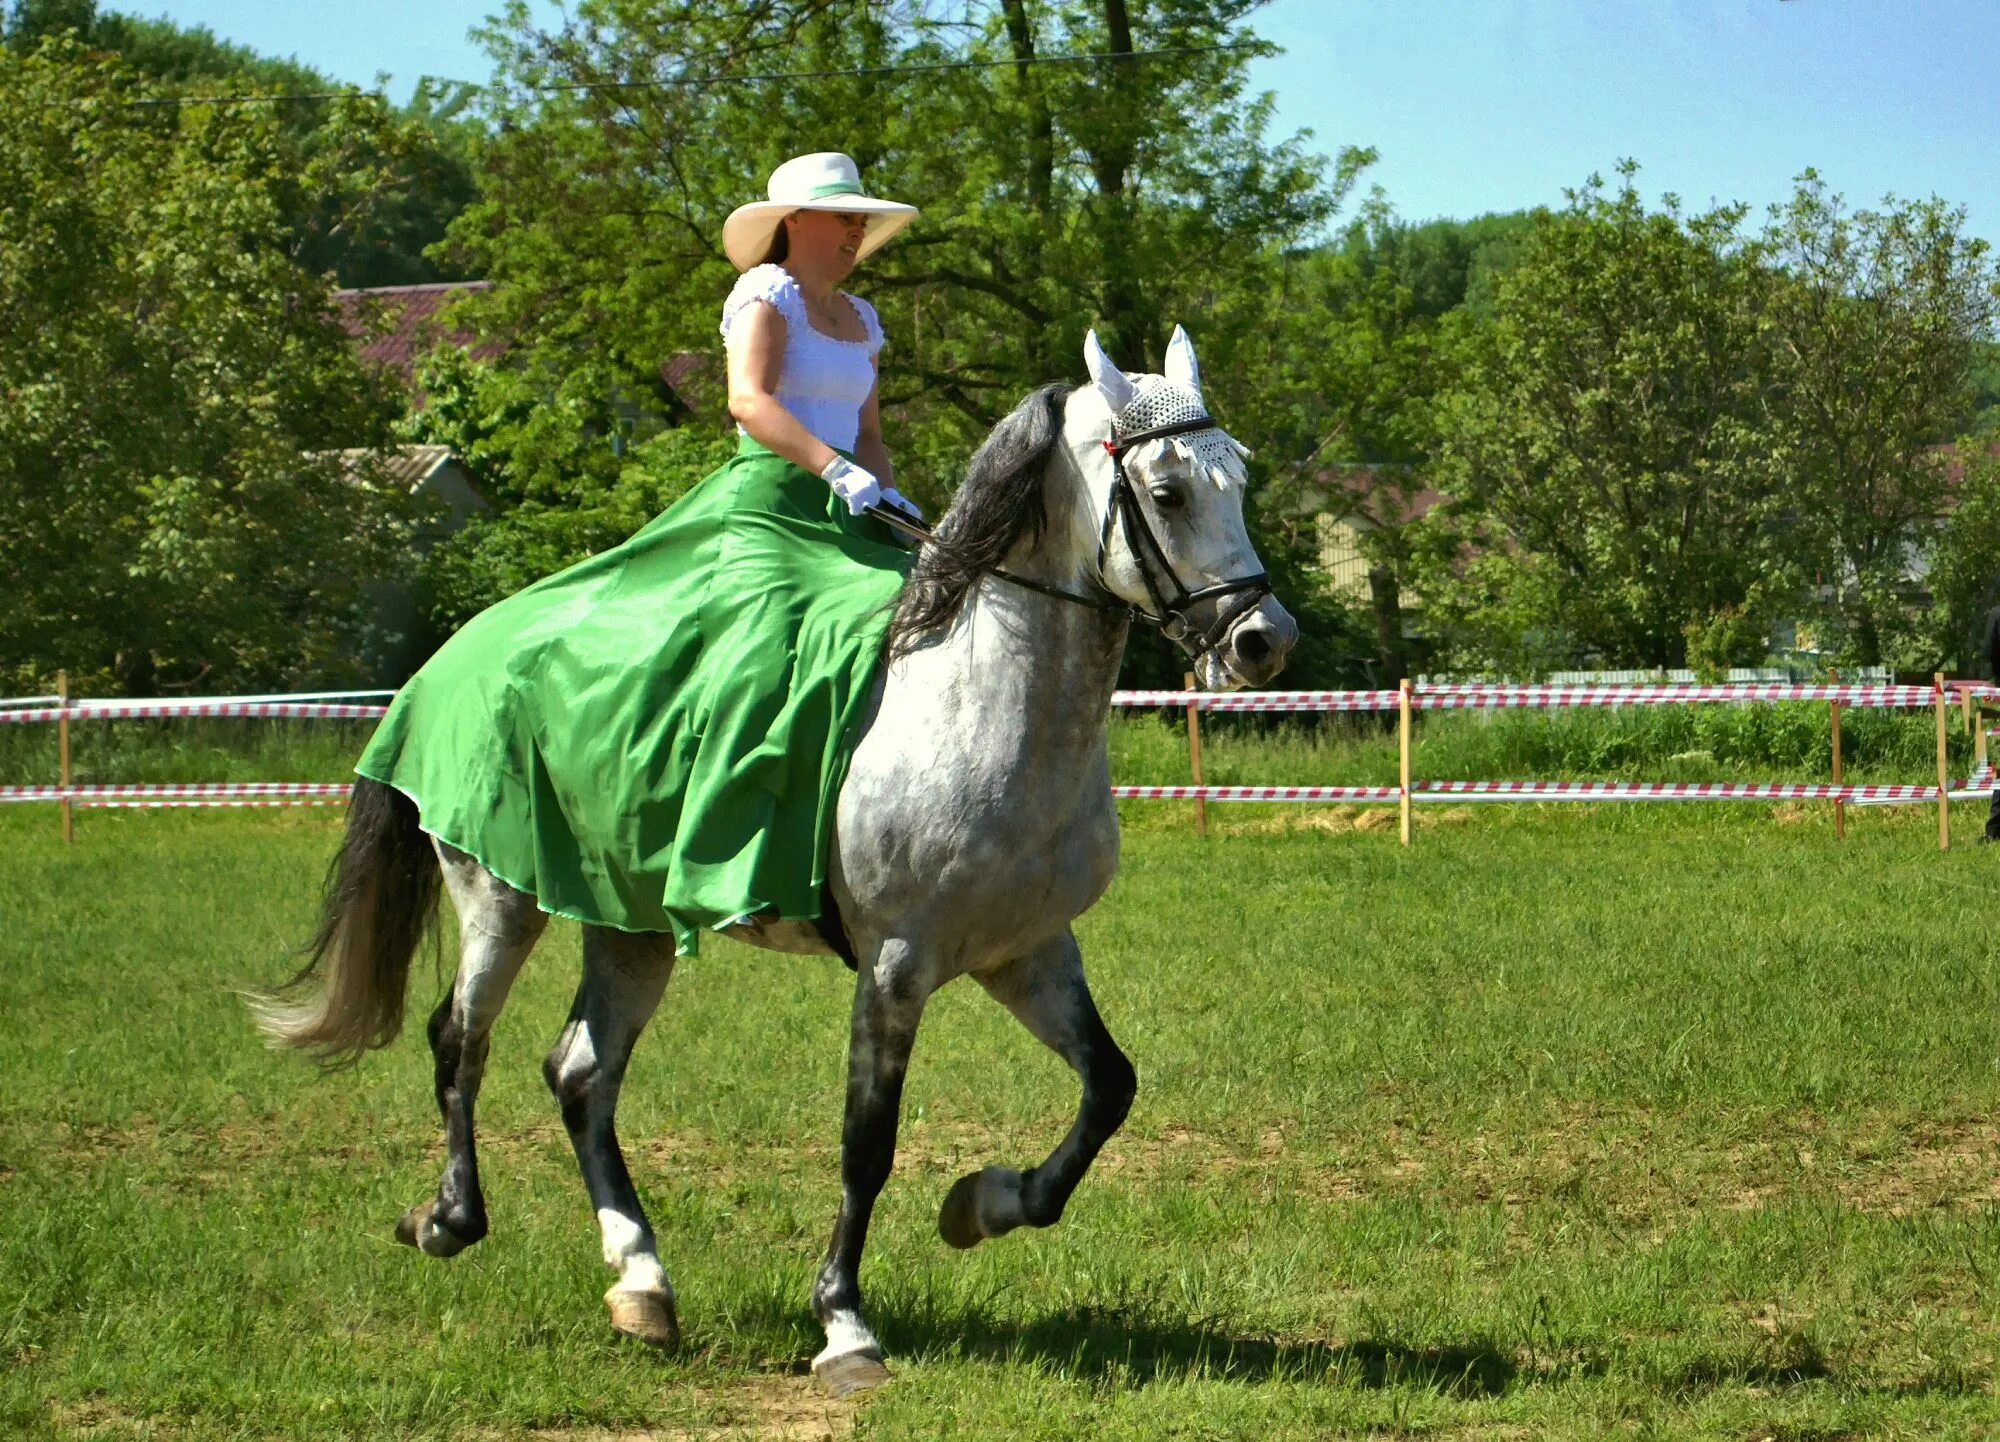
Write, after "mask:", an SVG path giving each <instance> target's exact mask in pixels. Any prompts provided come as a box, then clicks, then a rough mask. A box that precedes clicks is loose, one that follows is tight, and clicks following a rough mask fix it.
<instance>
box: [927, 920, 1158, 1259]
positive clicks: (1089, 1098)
mask: <svg viewBox="0 0 2000 1442" xmlns="http://www.w3.org/2000/svg"><path fill="white" fill-rule="evenodd" d="M979 982H980V984H981V985H982V986H984V987H985V988H986V990H987V993H988V994H989V995H990V996H992V998H993V999H994V1000H995V1001H997V1002H999V1003H1000V1004H1001V1005H1002V1006H1004V1007H1006V1008H1007V1010H1009V1011H1011V1012H1012V1013H1014V1015H1015V1017H1016V1018H1017V1019H1018V1020H1019V1021H1020V1023H1021V1024H1022V1025H1023V1026H1025V1027H1026V1028H1027V1029H1028V1030H1029V1031H1031V1032H1033V1033H1034V1034H1035V1035H1036V1036H1037V1037H1038V1038H1040V1040H1041V1041H1042V1042H1043V1043H1044V1044H1045V1045H1047V1046H1048V1047H1049V1048H1050V1049H1051V1050H1053V1051H1054V1052H1056V1054H1057V1055H1059V1056H1061V1057H1062V1059H1063V1060H1064V1061H1066V1062H1068V1063H1069V1064H1070V1066H1071V1068H1072V1069H1074V1070H1075V1072H1076V1074H1077V1075H1078V1076H1079V1077H1080V1078H1082V1080H1083V1102H1082V1105H1081V1106H1080V1107H1079V1109H1078V1111H1077V1117H1076V1122H1075V1124H1074V1125H1072V1126H1071V1127H1070V1129H1069V1135H1068V1136H1066V1137H1064V1138H1063V1139H1062V1144H1061V1145H1060V1146H1058V1147H1057V1148H1056V1149H1055V1151H1053V1152H1052V1153H1050V1154H1049V1158H1048V1160H1047V1161H1045V1162H1043V1163H1042V1164H1041V1165H1040V1166H1038V1167H1035V1168H1032V1169H1031V1170H1029V1171H1027V1172H1025V1173H1024V1172H1017V1171H1013V1170H1012V1169H1010V1168H1007V1167H987V1168H986V1169H985V1170H984V1171H979V1172H974V1173H972V1174H971V1175H969V1176H964V1177H960V1178H959V1179H958V1181H957V1182H955V1183H954V1184H953V1185H952V1189H951V1191H950V1192H949V1193H948V1194H947V1195H946V1196H945V1200H944V1207H943V1210H942V1211H941V1212H940V1213H939V1214H938V1233H939V1235H940V1236H942V1237H943V1238H944V1239H945V1240H946V1241H947V1242H949V1243H951V1245H952V1246H954V1247H972V1246H977V1245H978V1244H979V1243H980V1242H982V1241H984V1240H986V1239H987V1238H988V1237H998V1236H1001V1235H1003V1234H1005V1233H1007V1232H1011V1231H1013V1230H1014V1228H1016V1227H1018V1226H1021V1225H1023V1224H1024V1223H1025V1224H1026V1225H1028V1226H1031V1227H1046V1226H1050V1225H1052V1224H1053V1223H1055V1222H1057V1221H1058V1220H1060V1219H1061V1217H1062V1214H1063V1208H1064V1206H1066V1205H1067V1204H1068V1202H1069V1199H1070V1194H1071V1193H1072V1192H1074V1191H1075V1190H1076V1186H1077V1183H1078V1182H1080V1181H1082V1180H1083V1174H1084V1173H1085V1172H1086V1171H1088V1170H1089V1169H1090V1164H1091V1162H1092V1161H1094V1160H1095V1159H1096V1157H1097V1153H1098V1150H1099V1149H1100V1148H1101V1147H1103V1145H1104V1144H1105V1142H1107V1141H1108V1140H1110V1138H1111V1135H1112V1133H1114V1132H1116V1131H1117V1130H1118V1128H1119V1126H1120V1125H1121V1124H1123V1122H1124V1120H1125V1114H1126V1112H1128V1111H1129V1110H1130V1109H1131V1106H1132V1096H1133V1093H1134V1092H1135V1091H1136V1090H1137V1089H1138V1078H1137V1077H1136V1075H1135V1074H1134V1073H1133V1070H1132V1063H1131V1062H1130V1061H1128V1060H1127V1059H1126V1057H1125V1053H1124V1052H1122V1051H1120V1050H1119V1049H1118V1043H1117V1042H1115V1041H1113V1040H1112V1039H1111V1033H1110V1032H1108V1031H1106V1030H1105V1029H1104V1021H1103V1019H1102V1018H1101V1017H1099V1016H1098V1014H1097V1004H1096V1003H1095V1002H1094V1001H1092V1000H1091V997H1090V985H1089V983H1087V982H1086V981H1085V980H1084V979H1083V958H1082V957H1081V955H1080V954H1079V953H1078V951H1077V946H1076V938H1075V937H1074V936H1072V935H1070V934H1069V933H1067V932H1065V933H1064V934H1063V935H1062V936H1061V937H1060V938H1058V939H1057V940H1056V941H1053V942H1051V943H1050V944H1049V945H1047V946H1045V947H1043V948H1042V949H1041V950H1039V951H1035V952H1031V953H1029V954H1028V955H1027V956H1024V957H1022V958H1020V959H1019V960H1017V961H1013V962H1010V963H1008V964H1007V965H1006V966H1003V967H1001V968H999V969H998V970H996V971H992V972H989V973H987V974H985V975H983V976H980V977H979Z"/></svg>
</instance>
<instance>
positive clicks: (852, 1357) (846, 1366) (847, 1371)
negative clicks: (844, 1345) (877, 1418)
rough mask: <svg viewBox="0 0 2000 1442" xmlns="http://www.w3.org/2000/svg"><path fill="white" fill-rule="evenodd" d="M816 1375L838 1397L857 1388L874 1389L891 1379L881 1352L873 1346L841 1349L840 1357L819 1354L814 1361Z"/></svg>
mask: <svg viewBox="0 0 2000 1442" xmlns="http://www.w3.org/2000/svg"><path fill="white" fill-rule="evenodd" d="M813 1376H815V1377H817V1378H819V1384H820V1386H822V1387H824V1388H826V1393H827V1395H828V1396H829V1397H832V1398H833V1399H834V1400H835V1401H839V1400H840V1399H841V1398H843V1397H852V1396H853V1395H854V1394H855V1393H857V1392H868V1391H872V1390H874V1389H875V1388H877V1387H880V1386H881V1385H882V1384H883V1383H884V1382H887V1381H888V1380H889V1369H888V1368H887V1367H885V1366H883V1365H882V1354H881V1353H880V1352H877V1351H875V1350H874V1349H873V1348H864V1349H863V1350H861V1351H859V1352H842V1353H841V1354H840V1355H839V1356H838V1357H820V1358H816V1359H815V1360H814V1362H813Z"/></svg>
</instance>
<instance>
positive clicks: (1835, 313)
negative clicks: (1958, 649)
mask: <svg viewBox="0 0 2000 1442" xmlns="http://www.w3.org/2000/svg"><path fill="white" fill-rule="evenodd" d="M1964 227H1965V211H1964V210H1963V209H1962V208H1953V207H1951V206H1947V205H1946V204H1944V202H1942V201H1939V200H1935V199H1933V200H1927V201H1920V202H1914V203H1902V202H1897V201H1896V200H1894V198H1893V197H1892V198H1891V199H1890V200H1889V201H1887V202H1885V205H1884V208H1883V209H1881V210H1860V211H1853V212H1850V211H1848V210H1847V208H1846V207H1845V205H1844V204H1843V202H1842V200H1841V197H1839V196H1838V195H1834V194H1831V193H1829V192H1828V191H1827V189H1826V187H1825V185H1824V184H1823V183H1822V182H1821V180H1820V179H1819V177H1818V176H1817V175H1815V174H1814V173H1813V172H1811V171H1807V172H1806V173H1805V174H1804V175H1802V176H1801V177H1800V178H1799V183H1798V186H1797V188H1796V190H1795V192H1794V194H1793V196H1792V198H1791V200H1790V201H1789V202H1788V203H1787V204H1786V205H1784V206H1781V207H1775V208H1774V209H1773V212H1772V216H1771V222H1770V225H1769V227H1768V229H1767V230H1766V233H1765V237H1764V247H1765V250H1766V251H1767V253H1768V254H1769V255H1770V257H1771V261H1772V263H1773V264H1774V265H1776V266H1778V267H1779V268H1780V269H1781V270H1782V272H1783V275H1784V278H1785V282H1786V283H1785V284H1782V285H1779V286H1777V287H1775V288H1774V289H1773V291H1772V294H1771V301H1770V324H1771V327H1772V330H1773V334H1774V336H1775V339H1776V341H1777V355H1778V361H1779V364H1778V372H1777V376H1776V385H1777V395H1776V399H1775V403H1774V411H1775V413H1776V416H1777V418H1778V420H1779V422H1780V427H1781V438H1780V440H1779V444H1780V445H1782V447H1783V451H1784V456H1785V463H1786V466H1787V469H1788V470H1789V472H1790V475H1791V478H1792V482H1793V485H1794V486H1795V488H1796V491H1795V494H1796V497H1797V502H1796V503H1797V505H1798V510H1799V516H1800V519H1801V521H1802V522H1803V524H1804V526H1805V527H1806V529H1807V530H1808V531H1809V532H1810V533H1811V535H1812V538H1813V541H1814V544H1815V546H1816V551H1817V557H1818V559H1819V562H1820V569H1821V570H1822V572H1823V573H1824V574H1825V575H1826V577H1827V579H1828V581H1829V582H1830V583H1831V584H1830V585H1829V587H1828V590H1829V592H1830V593H1831V595H1832V596H1833V598H1834V603H1833V604H1834V614H1833V619H1834V620H1835V622H1836V626H1837V630H1838V631H1839V632H1842V633H1844V636H1843V639H1844V642H1845V644H1844V645H1843V647H1842V649H1843V650H1844V651H1845V652H1846V653H1847V654H1849V655H1850V656H1851V657H1852V658H1853V659H1854V660H1856V661H1859V662H1861V663H1862V664H1865V665H1874V664H1877V663H1880V662H1883V661H1900V662H1902V663H1904V664H1906V665H1911V664H1914V665H1926V664H1928V663H1929V660H1934V659H1935V652H1934V651H1933V649H1932V638H1931V637H1929V636H1927V635H1925V634H1924V628H1923V625H1922V618H1921V616H1920V615H1919V613H1918V612H1916V611H1915V610H1914V608H1912V607H1911V605H1910V604H1909V596H1910V593H1911V592H1912V590H1913V587H1912V585H1911V581H1910V573H1911V568H1912V565H1913V563H1914V560H1915V558H1916V555H1917V553H1918V552H1919V551H1920V550H1921V549H1922V547H1923V546H1924V545H1925V544H1926V543H1927V542H1928V541H1929V539H1930V534H1931V530H1932V527H1933V524H1934V522H1935V521H1936V520H1937V518H1938V517H1939V515H1940V514H1941V513H1942V511H1943V509H1944V505H1945V500H1946V486H1947V476H1946V460H1947V457H1948V455H1949V454H1950V453H1949V452H1947V451H1945V450H1943V449H1942V443H1943V442H1945V441H1948V440H1949V439H1951V437H1952V436H1954V435H1955V434H1957V432H1958V430H1959V429H1960V428H1961V427H1962V426H1964V425H1965V423H1966V422H1967V421H1968V420H1969V419H1970V418H1971V415H1972V409H1973V403H1974V397H1975V390H1974V382H1975V365H1976V363H1977V362H1978V361H1979V360H1980V359H1981V356H1980V347H1981V345H1982V343H1987V342H1990V340H1991V337H1992V330H1993V322H1994V318H1995V315H1996V309H2000V270H1996V268H1995V266H1994V264H1993V262H1992V260H1991V259H1990V257H1989V252H1988V247H1987V245H1986V243H1985V242H1984V241H1982V240H1978V239H1975V238H1974V237H1971V236H1968V235H1966V234H1965V228H1964ZM1927 658H1928V659H1927Z"/></svg>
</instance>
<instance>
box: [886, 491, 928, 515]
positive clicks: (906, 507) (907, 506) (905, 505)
mask: <svg viewBox="0 0 2000 1442" xmlns="http://www.w3.org/2000/svg"><path fill="white" fill-rule="evenodd" d="M882 499H883V500H885V501H887V502H888V503H889V504H890V505H892V506H894V507H895V508H896V509H897V510H899V511H901V512H902V513H903V514H904V515H906V516H908V517H909V518H910V519H911V520H913V521H921V520H922V519H923V518H924V513H923V512H922V511H920V510H918V509H917V503H916V502H915V501H913V500H911V499H910V498H909V497H908V496H906V495H904V494H903V493H902V492H901V491H899V490H897V489H896V488H895V487H894V486H884V487H883V488H882Z"/></svg>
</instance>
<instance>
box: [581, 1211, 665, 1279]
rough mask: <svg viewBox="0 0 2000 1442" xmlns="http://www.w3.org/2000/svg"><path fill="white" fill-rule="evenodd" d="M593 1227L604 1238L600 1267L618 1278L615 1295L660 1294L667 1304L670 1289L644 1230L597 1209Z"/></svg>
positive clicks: (620, 1216) (621, 1216)
mask: <svg viewBox="0 0 2000 1442" xmlns="http://www.w3.org/2000/svg"><path fill="white" fill-rule="evenodd" d="M597 1225H598V1228H599V1230H601V1231H602V1232H603V1234H604V1265H605V1266H607V1267H609V1268H611V1270H612V1271H614V1272H616V1273H617V1274H618V1282H617V1285H616V1286H615V1287H614V1288H613V1290H614V1291H619V1292H664V1293H666V1295H667V1297H668V1298H669V1299H670V1300H671V1299H672V1297H673V1295H674V1289H673V1286H672V1285H671V1284H670V1283H669V1282H668V1281H667V1271H666V1268H664V1267H662V1266H661V1265H660V1259H659V1257H658V1256H656V1255H654V1252H653V1249H652V1246H651V1245H650V1244H649V1243H648V1242H647V1240H646V1230H645V1228H643V1227H641V1226H640V1225H639V1224H638V1223H637V1222H635V1221H633V1220H632V1218H630V1217H628V1216H626V1215H625V1214H624V1213H623V1212H615V1211H613V1210H612V1209H611V1208H609V1207H600V1208H599V1209H598V1212H597Z"/></svg>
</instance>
